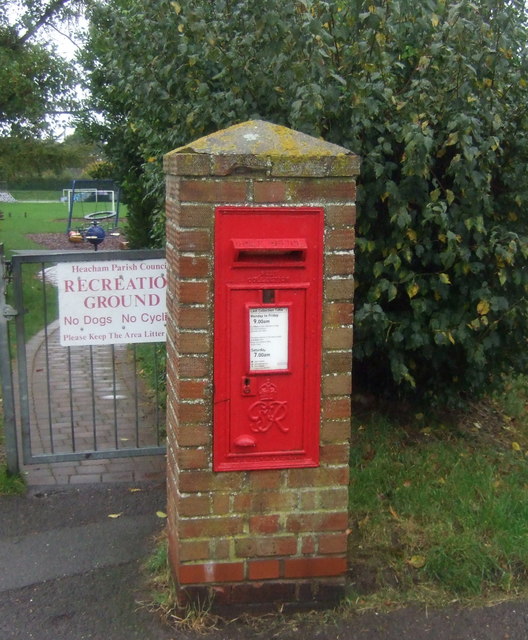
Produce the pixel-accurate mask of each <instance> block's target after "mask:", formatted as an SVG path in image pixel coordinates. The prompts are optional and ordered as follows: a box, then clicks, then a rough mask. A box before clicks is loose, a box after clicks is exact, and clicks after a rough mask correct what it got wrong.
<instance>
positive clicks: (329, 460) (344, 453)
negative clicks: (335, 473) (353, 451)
mask: <svg viewBox="0 0 528 640" xmlns="http://www.w3.org/2000/svg"><path fill="white" fill-rule="evenodd" d="M349 457H350V449H349V447H348V445H346V444H329V445H325V446H322V447H321V462H322V463H323V464H346V463H347V462H348V460H349Z"/></svg>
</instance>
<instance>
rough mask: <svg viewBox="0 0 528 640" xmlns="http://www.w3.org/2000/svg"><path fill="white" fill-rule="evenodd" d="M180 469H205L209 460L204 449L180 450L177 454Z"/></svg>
mask: <svg viewBox="0 0 528 640" xmlns="http://www.w3.org/2000/svg"><path fill="white" fill-rule="evenodd" d="M178 464H179V466H180V469H182V470H184V469H206V468H207V467H208V466H209V459H208V456H207V451H205V449H180V451H179V452H178Z"/></svg>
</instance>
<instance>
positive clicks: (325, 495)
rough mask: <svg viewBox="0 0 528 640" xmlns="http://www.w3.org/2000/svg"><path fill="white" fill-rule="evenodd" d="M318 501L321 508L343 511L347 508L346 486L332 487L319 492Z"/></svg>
mask: <svg viewBox="0 0 528 640" xmlns="http://www.w3.org/2000/svg"><path fill="white" fill-rule="evenodd" d="M319 502H320V504H321V508H322V509H326V510H327V511H333V512H334V513H336V512H343V511H347V509H348V487H332V488H331V489H322V490H321V491H320V492H319Z"/></svg>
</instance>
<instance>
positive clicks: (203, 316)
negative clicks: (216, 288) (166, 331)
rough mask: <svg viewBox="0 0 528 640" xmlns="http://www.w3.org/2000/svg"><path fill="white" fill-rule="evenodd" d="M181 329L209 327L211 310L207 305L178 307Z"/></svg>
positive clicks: (178, 319)
mask: <svg viewBox="0 0 528 640" xmlns="http://www.w3.org/2000/svg"><path fill="white" fill-rule="evenodd" d="M176 315H177V322H178V326H179V327H180V329H209V310H208V309H207V308H206V307H184V306H182V305H179V306H178V308H177V309H176Z"/></svg>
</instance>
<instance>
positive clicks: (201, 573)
mask: <svg viewBox="0 0 528 640" xmlns="http://www.w3.org/2000/svg"><path fill="white" fill-rule="evenodd" d="M243 578H244V565H243V563H242V562H226V563H221V564H214V563H207V564H191V565H183V566H180V567H179V569H178V580H179V582H180V584H201V583H212V582H240V581H242V580H243Z"/></svg>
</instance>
